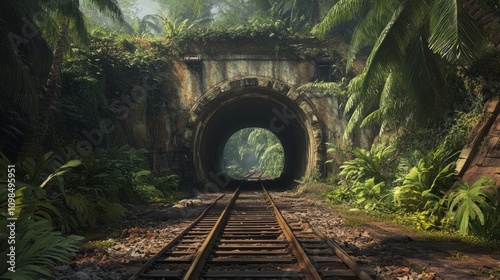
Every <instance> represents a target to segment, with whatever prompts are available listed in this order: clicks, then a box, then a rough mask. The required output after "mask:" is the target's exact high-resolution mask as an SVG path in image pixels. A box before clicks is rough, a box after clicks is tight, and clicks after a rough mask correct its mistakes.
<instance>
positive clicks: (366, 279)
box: [310, 226, 373, 280]
mask: <svg viewBox="0 0 500 280" xmlns="http://www.w3.org/2000/svg"><path fill="white" fill-rule="evenodd" d="M310 227H311V229H312V230H313V231H314V233H316V235H318V236H319V238H321V239H322V240H323V241H324V242H325V243H326V244H328V246H330V248H332V250H333V251H334V252H335V254H336V255H337V257H339V259H341V260H342V261H343V262H344V263H345V265H347V267H349V269H350V270H351V271H352V272H354V274H356V276H358V277H359V279H361V280H373V278H372V277H371V276H370V275H368V273H366V271H365V270H363V269H362V268H361V267H360V266H359V265H358V264H357V263H356V262H355V261H354V260H353V259H352V258H351V257H350V256H349V255H348V254H347V253H346V252H345V251H344V250H342V248H340V247H339V245H337V244H335V243H334V242H332V241H331V240H330V239H329V238H328V237H326V236H325V235H324V234H323V233H322V232H321V231H319V230H318V229H317V228H315V227H312V226H310Z"/></svg>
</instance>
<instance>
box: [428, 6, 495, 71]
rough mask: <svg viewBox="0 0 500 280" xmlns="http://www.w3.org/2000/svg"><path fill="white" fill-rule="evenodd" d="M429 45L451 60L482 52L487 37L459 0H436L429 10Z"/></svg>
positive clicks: (465, 60)
mask: <svg viewBox="0 0 500 280" xmlns="http://www.w3.org/2000/svg"><path fill="white" fill-rule="evenodd" d="M430 34H431V36H430V38H429V45H430V48H431V49H432V50H433V51H434V52H436V53H437V54H439V55H440V56H441V57H443V58H445V59H446V60H448V61H450V62H458V61H462V62H466V63H468V62H471V61H473V60H475V59H477V58H478V57H480V56H481V54H482V53H483V51H484V50H485V47H486V45H487V39H486V36H485V34H484V33H483V32H482V30H481V28H480V27H479V26H478V25H477V23H476V21H475V20H474V19H473V18H472V17H471V16H470V14H469V13H467V11H466V10H465V9H464V7H463V5H462V1H459V0H436V1H434V4H433V6H432V9H431V14H430Z"/></svg>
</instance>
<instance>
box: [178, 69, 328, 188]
mask: <svg viewBox="0 0 500 280" xmlns="http://www.w3.org/2000/svg"><path fill="white" fill-rule="evenodd" d="M247 127H259V128H264V129H267V130H269V131H271V132H272V133H273V134H274V135H275V136H276V137H277V138H278V139H279V140H280V142H281V145H282V146H283V151H284V166H283V172H282V174H281V176H280V177H279V178H276V179H274V180H272V182H268V184H272V185H275V186H281V187H283V186H284V187H286V186H290V185H292V184H293V183H294V182H295V180H300V179H301V178H303V177H307V176H309V175H310V174H311V173H312V171H313V169H314V167H315V165H316V164H317V163H318V161H319V160H320V158H318V152H319V150H320V149H321V147H320V145H321V142H322V141H321V140H322V139H321V137H322V131H321V125H320V124H319V121H318V119H317V118H316V115H315V113H314V108H312V107H311V104H310V103H308V102H307V99H305V98H304V97H302V96H300V95H299V94H296V93H295V92H294V91H293V90H291V89H290V87H289V86H287V85H285V84H283V83H280V82H278V81H272V80H265V79H258V78H246V79H241V80H237V81H232V82H229V83H226V84H225V85H222V86H219V87H215V88H214V89H212V90H211V91H210V92H208V93H207V94H205V95H204V96H203V97H202V98H201V99H200V100H198V102H197V104H196V105H195V106H194V107H193V108H192V110H191V113H190V120H189V122H188V128H189V129H190V130H189V132H188V133H187V138H189V139H191V148H192V151H193V163H194V169H195V173H196V175H197V177H198V180H199V181H200V182H202V183H203V184H205V186H207V185H209V186H211V188H215V189H217V188H225V187H228V186H229V185H234V184H235V182H234V180H233V179H232V178H230V177H229V176H228V175H227V173H226V172H225V170H224V165H223V151H224V147H225V144H226V143H227V141H228V139H229V138H230V137H231V135H233V134H234V133H235V132H237V131H239V130H241V129H243V128H247Z"/></svg>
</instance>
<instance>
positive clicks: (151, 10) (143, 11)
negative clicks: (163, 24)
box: [136, 0, 161, 18]
mask: <svg viewBox="0 0 500 280" xmlns="http://www.w3.org/2000/svg"><path fill="white" fill-rule="evenodd" d="M136 6H137V8H138V9H139V14H138V16H139V18H143V17H144V16H145V15H152V14H159V13H161V12H160V5H158V3H156V2H154V1H153V0H137V1H136Z"/></svg>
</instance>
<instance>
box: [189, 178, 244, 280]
mask: <svg viewBox="0 0 500 280" xmlns="http://www.w3.org/2000/svg"><path fill="white" fill-rule="evenodd" d="M239 192H240V188H239V187H238V189H236V191H235V192H234V194H233V197H232V198H231V200H230V201H229V203H228V204H227V205H226V208H224V210H223V211H222V213H221V215H220V216H219V219H218V220H217V222H216V223H215V225H214V227H213V228H212V230H211V231H210V233H209V234H208V236H207V238H206V239H205V242H203V245H202V246H201V247H200V249H199V250H198V252H197V253H196V257H195V259H194V261H193V263H192V264H191V266H190V267H189V270H188V271H187V272H186V274H185V275H184V277H183V278H182V279H183V280H196V279H200V275H201V272H202V271H203V266H205V263H206V261H207V257H208V256H209V254H210V250H211V249H212V247H213V244H214V243H215V241H216V239H217V235H218V234H219V231H220V229H221V228H222V226H223V224H224V221H225V219H226V217H227V215H228V213H229V212H230V210H231V207H232V206H233V204H234V202H235V201H236V198H237V197H238V194H239Z"/></svg>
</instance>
